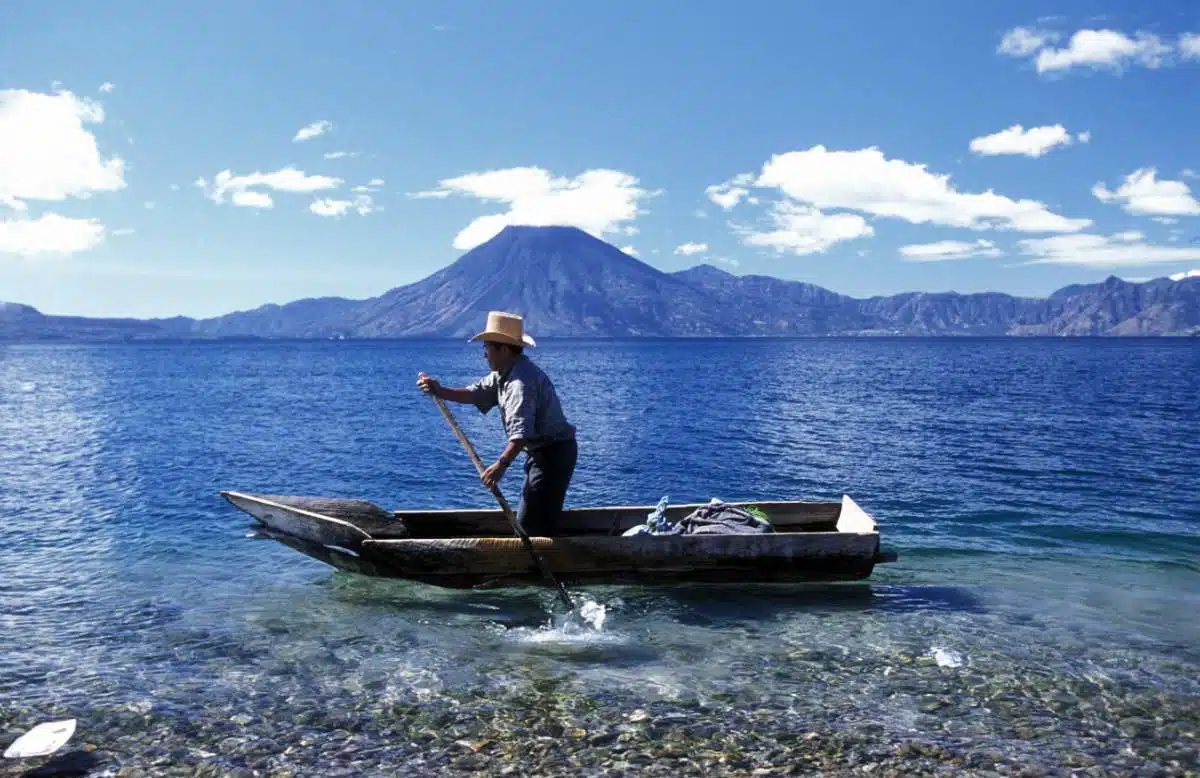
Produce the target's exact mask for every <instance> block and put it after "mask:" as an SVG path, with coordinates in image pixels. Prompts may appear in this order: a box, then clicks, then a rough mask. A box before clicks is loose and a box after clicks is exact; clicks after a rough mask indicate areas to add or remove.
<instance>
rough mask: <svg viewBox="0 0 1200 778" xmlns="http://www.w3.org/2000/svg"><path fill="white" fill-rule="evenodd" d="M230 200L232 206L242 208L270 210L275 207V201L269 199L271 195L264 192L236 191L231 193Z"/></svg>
mask: <svg viewBox="0 0 1200 778" xmlns="http://www.w3.org/2000/svg"><path fill="white" fill-rule="evenodd" d="M230 200H231V201H232V202H233V204H234V205H240V206H242V207H243V208H271V207H273V206H274V205H275V201H274V200H272V199H271V195H269V194H267V193H266V192H255V191H250V190H238V191H236V192H234V193H233V195H232V197H230Z"/></svg>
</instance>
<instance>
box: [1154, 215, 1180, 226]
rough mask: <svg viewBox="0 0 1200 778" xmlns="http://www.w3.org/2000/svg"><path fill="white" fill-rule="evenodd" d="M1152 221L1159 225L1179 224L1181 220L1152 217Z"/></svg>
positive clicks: (1167, 217)
mask: <svg viewBox="0 0 1200 778" xmlns="http://www.w3.org/2000/svg"><path fill="white" fill-rule="evenodd" d="M1150 221H1155V222H1158V223H1159V224H1179V220H1178V219H1176V218H1175V217H1173V216H1151V217H1150Z"/></svg>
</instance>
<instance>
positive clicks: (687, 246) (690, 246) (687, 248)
mask: <svg viewBox="0 0 1200 778" xmlns="http://www.w3.org/2000/svg"><path fill="white" fill-rule="evenodd" d="M706 251H708V244H707V243H684V244H683V245H680V246H676V247H675V253H676V254H683V255H684V256H685V257H690V256H691V255H692V254H703V253H704V252H706Z"/></svg>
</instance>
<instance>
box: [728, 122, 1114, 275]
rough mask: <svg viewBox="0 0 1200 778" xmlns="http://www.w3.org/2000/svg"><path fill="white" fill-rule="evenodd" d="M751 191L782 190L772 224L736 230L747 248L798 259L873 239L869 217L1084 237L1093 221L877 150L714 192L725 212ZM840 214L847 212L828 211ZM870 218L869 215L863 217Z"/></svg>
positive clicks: (844, 154) (823, 153)
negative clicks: (955, 180)
mask: <svg viewBox="0 0 1200 778" xmlns="http://www.w3.org/2000/svg"><path fill="white" fill-rule="evenodd" d="M752 189H761V190H768V191H769V190H775V191H776V192H777V193H778V194H780V195H781V196H782V197H781V199H779V200H776V201H775V202H773V203H772V204H771V206H770V210H769V213H768V217H769V220H770V226H769V227H767V228H754V227H746V226H736V227H735V230H736V231H737V232H739V233H740V234H741V235H742V239H743V242H744V243H746V244H748V245H759V246H771V247H774V248H776V249H777V250H780V251H790V252H791V253H794V254H811V253H819V252H823V251H825V250H826V249H828V248H829V247H830V246H833V245H834V244H836V243H839V242H842V241H846V240H853V239H857V238H865V237H870V236H872V235H874V232H875V231H874V228H873V227H872V226H871V225H870V224H869V223H868V222H867V220H866V218H865V216H870V217H874V218H887V219H900V220H903V221H906V222H909V223H910V224H936V225H940V226H945V227H960V228H967V229H974V230H988V229H995V230H1015V231H1018V232H1077V231H1079V230H1083V229H1085V228H1087V227H1089V226H1091V224H1092V221H1091V220H1090V219H1073V218H1068V217H1065V216H1061V215H1059V214H1056V213H1054V212H1053V211H1051V210H1050V209H1049V208H1048V207H1047V206H1046V205H1045V204H1044V203H1041V202H1038V201H1036V200H1029V199H1021V200H1013V199H1011V198H1008V197H1004V196H1003V195H999V194H996V193H995V192H993V191H991V190H988V191H986V192H980V193H973V192H960V191H959V190H958V189H956V188H955V187H954V186H953V185H952V184H951V182H950V176H949V175H945V174H938V173H932V172H930V171H929V170H927V169H926V166H925V165H920V164H915V163H911V162H905V161H904V160H899V159H888V158H887V157H886V156H884V154H883V152H882V151H880V150H879V149H878V148H875V147H870V148H865V149H858V150H854V151H831V150H829V149H826V148H825V147H824V146H813V147H812V148H809V149H807V150H804V151H789V152H786V153H783V154H776V155H774V156H772V157H771V158H770V159H769V160H768V161H767V162H766V163H765V164H764V165H763V167H762V170H761V171H760V172H759V173H758V174H753V173H742V174H740V175H737V176H735V177H733V178H732V179H730V180H729V181H727V182H725V183H723V184H717V185H714V186H710V187H708V194H709V198H710V199H711V200H712V201H713V202H714V203H716V204H717V205H718V206H720V207H722V208H725V209H726V210H730V209H733V208H735V207H737V206H739V205H740V204H742V203H743V202H744V203H747V204H749V203H752V202H753V198H752V197H751V196H750V191H751V190H752ZM834 210H839V211H842V212H840V213H828V211H834ZM864 215H865V216H864Z"/></svg>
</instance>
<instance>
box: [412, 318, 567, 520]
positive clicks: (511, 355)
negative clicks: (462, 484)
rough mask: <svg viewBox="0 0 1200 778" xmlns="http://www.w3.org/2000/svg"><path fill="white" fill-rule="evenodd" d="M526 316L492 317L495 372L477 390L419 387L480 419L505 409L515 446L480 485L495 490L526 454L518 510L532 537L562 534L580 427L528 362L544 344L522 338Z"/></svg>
mask: <svg viewBox="0 0 1200 778" xmlns="http://www.w3.org/2000/svg"><path fill="white" fill-rule="evenodd" d="M523 327H524V322H523V320H522V318H521V317H520V316H517V315H515V314H511V313H503V312H501V311H492V312H490V313H489V314H488V317H487V326H486V327H485V328H484V330H483V332H480V333H479V334H478V335H475V336H474V337H472V338H471V340H481V341H483V354H484V357H485V358H486V359H487V363H488V367H490V368H491V370H492V372H491V373H489V374H488V375H486V376H484V377H483V378H481V379H479V380H478V381H476V382H475V383H473V384H471V385H470V386H466V387H463V388H461V389H450V388H447V387H444V386H442V385H441V384H440V383H438V381H437V379H436V378H433V377H432V376H429V375H426V374H425V373H421V374H420V375H419V376H418V378H417V387H418V388H419V389H420V390H421V391H423V392H425V393H427V394H433V395H436V396H437V397H440V398H442V399H443V400H450V401H451V402H456V403H463V404H467V405H474V406H475V407H476V408H478V409H479V411H480V412H481V413H487V412H488V411H490V410H491V409H492V408H494V407H499V408H500V421H501V423H502V424H503V425H504V433H505V435H506V436H507V438H508V445H507V446H505V448H504V451H503V452H502V453H501V454H500V458H499V459H497V460H496V463H495V464H493V465H492V466H491V467H489V468H487V469H486V470H485V471H484V472H483V476H482V478H481V480H482V481H483V482H484V484H486V485H487V486H489V487H490V486H494V485H496V484H498V483H499V482H500V479H501V478H503V477H504V473H505V472H506V471H507V470H508V468H509V466H510V465H511V464H512V463H513V461H514V460H515V459H516V458H517V455H518V454H520V453H521V451H525V482H524V484H523V485H522V487H521V501H520V504H519V505H518V506H517V521H518V522H519V523H520V524H521V526H522V528H524V530H525V532H526V534H528V535H530V536H542V537H546V536H550V535H553V534H555V531H556V530H557V527H558V519H559V516H560V514H561V513H562V509H563V502H564V501H565V499H566V496H567V487H568V486H570V483H571V476H572V475H574V473H575V458H576V455H577V453H578V449H577V446H576V442H575V427H574V426H572V425H571V424H570V423H569V422H568V421H567V417H566V415H565V414H564V413H563V410H562V406H561V405H560V404H559V401H558V394H557V392H555V390H554V384H553V383H552V382H551V381H550V378H549V377H548V376H547V375H546V374H545V373H543V372H542V370H541V368H539V367H538V366H537V365H535V364H534V363H533V361H532V360H530V359H529V357H527V356H526V355H525V351H524V349H525V347H527V346H528V347H530V348H533V347H535V346H536V345H537V344H536V343H535V342H534V340H533V338H531V337H530V336H529V335H528V334H526V333H525V332H524V331H523Z"/></svg>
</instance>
